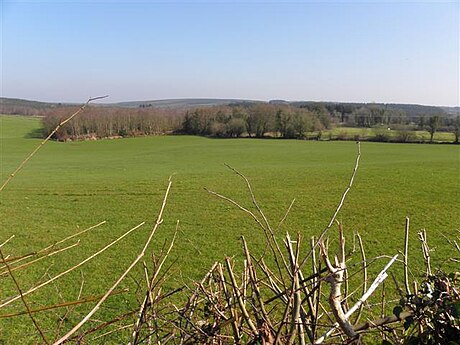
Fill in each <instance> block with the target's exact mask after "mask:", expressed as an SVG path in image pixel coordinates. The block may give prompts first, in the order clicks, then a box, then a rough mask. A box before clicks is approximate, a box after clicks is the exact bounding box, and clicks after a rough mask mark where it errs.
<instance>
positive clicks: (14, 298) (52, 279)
mask: <svg viewBox="0 0 460 345" xmlns="http://www.w3.org/2000/svg"><path fill="white" fill-rule="evenodd" d="M144 224H145V222H142V223H140V224H139V225H136V226H135V227H134V228H132V229H130V230H128V231H127V232H125V233H124V234H123V235H121V236H120V237H118V238H117V239H116V240H114V241H112V242H110V243H109V244H108V245H106V246H105V247H104V248H102V249H100V250H99V251H97V252H96V253H94V254H93V255H91V256H89V257H87V258H86V259H85V260H83V261H80V262H79V263H78V264H76V265H75V266H72V267H70V268H69V269H67V270H65V271H63V272H61V273H59V274H58V275H56V276H54V277H53V278H51V279H49V280H47V281H45V282H43V283H41V284H39V285H37V286H35V287H33V288H31V289H29V290H27V291H26V292H24V296H26V295H28V294H30V293H32V292H34V291H36V290H38V289H40V288H42V287H43V286H45V285H48V284H49V283H51V282H53V281H55V280H56V279H59V278H61V277H62V276H63V275H65V274H67V273H70V272H72V271H73V270H75V269H77V268H78V267H80V266H82V265H84V264H85V263H87V262H88V261H90V260H91V259H94V258H95V257H96V256H98V255H99V254H101V253H102V252H104V251H106V250H107V249H109V248H110V247H111V246H113V245H114V244H116V243H117V242H119V241H120V240H122V239H123V238H125V237H126V236H128V235H129V234H130V233H131V232H133V231H135V230H137V229H138V228H140V227H141V226H142V225H144ZM19 298H21V296H16V297H13V298H11V299H9V300H7V301H6V302H4V303H2V304H0V308H3V307H5V306H7V305H8V304H10V303H12V302H14V301H16V300H18V299H19Z"/></svg>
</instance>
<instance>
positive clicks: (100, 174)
mask: <svg viewBox="0 0 460 345" xmlns="http://www.w3.org/2000/svg"><path fill="white" fill-rule="evenodd" d="M0 121H1V122H0V126H1V131H0V136H1V141H0V142H1V178H2V181H3V180H4V179H5V178H6V177H7V175H8V174H9V173H11V171H13V170H14V168H15V167H16V166H17V165H18V164H19V163H20V162H21V160H22V159H23V158H24V157H25V156H26V155H27V154H28V153H29V152H30V151H31V150H32V149H33V148H34V147H35V146H36V145H37V144H38V143H39V139H34V138H31V137H33V136H34V135H30V133H36V132H37V130H39V128H40V121H39V119H34V118H26V117H15V116H1V117H0ZM362 152H363V156H362V160H361V165H360V169H359V171H358V174H357V177H356V180H355V186H354V187H353V189H352V190H351V192H350V193H349V196H348V199H347V201H346V203H345V206H344V207H343V210H342V212H341V214H340V216H339V219H340V220H341V221H342V222H343V224H344V226H345V230H346V232H347V234H348V236H349V247H351V244H350V243H351V242H352V241H351V238H352V235H351V234H352V233H353V231H355V230H358V231H359V232H360V233H361V234H362V236H363V239H364V240H365V246H366V248H367V250H368V253H367V255H368V257H372V256H377V255H382V254H387V255H393V254H395V253H397V251H398V250H401V249H402V244H403V238H404V232H403V229H404V219H405V216H406V215H408V216H410V217H411V229H412V232H411V242H410V246H411V249H412V250H413V256H412V257H411V258H410V260H412V261H414V260H416V259H420V257H421V254H419V251H418V248H419V243H418V241H417V234H416V232H417V231H418V230H420V229H421V228H426V229H427V231H428V239H429V242H430V243H431V245H432V247H433V248H434V249H435V253H434V254H433V256H434V258H435V261H434V264H435V265H440V264H441V263H442V262H441V261H442V259H443V258H446V257H447V256H448V255H449V251H450V250H451V247H450V245H449V244H447V242H446V241H445V240H444V238H443V237H442V234H446V235H449V234H452V233H453V231H455V229H458V228H459V223H458V220H459V219H460V217H459V216H460V214H459V209H458V200H460V192H459V191H460V189H459V188H458V186H459V176H460V174H459V173H460V171H459V167H460V165H459V158H460V147H459V146H454V145H419V144H380V143H370V142H364V143H362ZM355 156H356V144H355V143H354V142H314V141H297V140H256V139H207V138H201V137H191V136H162V137H142V138H128V139H117V140H101V141H96V142H69V143H59V142H50V143H49V144H47V145H46V146H45V147H44V148H43V149H42V150H41V151H40V152H39V153H38V154H37V156H35V157H34V158H33V159H32V160H31V161H30V163H29V165H27V166H26V167H25V168H24V170H23V171H21V172H20V173H19V174H18V176H17V177H16V178H15V179H13V181H12V182H11V183H10V185H9V186H8V187H7V188H6V189H5V190H4V191H3V192H2V194H1V197H0V242H2V241H3V240H4V239H6V238H8V237H9V236H10V235H12V234H14V235H15V236H16V237H15V238H14V240H13V241H12V242H11V243H10V244H8V245H7V246H5V247H4V251H5V252H6V254H13V253H14V254H15V255H21V254H25V253H28V252H30V251H33V250H36V249H39V248H42V247H44V246H46V245H48V244H50V243H52V242H53V241H56V240H59V239H61V238H63V237H65V236H67V235H70V234H72V233H74V232H76V231H77V229H82V228H85V227H89V226H91V225H93V224H96V223H98V222H100V221H102V220H107V224H106V225H104V226H102V227H100V228H98V229H96V230H94V231H92V232H91V233H89V234H87V235H85V236H84V237H82V241H81V243H80V245H79V246H78V247H77V248H75V249H72V250H71V251H68V252H66V253H63V254H61V255H59V256H56V257H53V258H51V259H49V260H47V261H46V262H42V263H41V264H38V265H37V266H35V267H34V268H31V269H27V270H24V271H23V273H21V274H18V275H17V278H18V280H19V281H20V282H21V285H22V286H23V288H28V287H30V286H31V285H32V284H33V283H34V282H36V281H37V280H39V279H43V276H46V274H51V275H54V274H56V273H58V272H60V271H62V270H64V269H65V268H67V267H70V266H71V265H72V264H75V263H77V262H78V261H80V260H81V259H83V258H85V257H86V256H89V255H90V254H91V253H93V252H95V251H96V250H98V249H99V248H101V247H102V246H103V245H105V244H106V243H108V242H109V241H110V240H112V239H114V238H115V237H117V236H119V235H121V234H122V233H123V232H124V231H126V230H128V229H130V228H131V227H133V226H134V225H137V224H138V223H140V222H142V221H147V222H148V223H149V224H150V225H151V224H153V222H154V218H155V216H156V213H157V211H158V208H159V206H160V201H161V199H162V196H163V193H164V190H165V187H166V181H167V179H168V177H169V176H170V175H171V174H173V175H174V176H173V180H174V183H173V188H172V194H171V197H170V199H169V202H168V206H167V208H166V212H165V221H164V224H163V225H162V227H160V229H159V231H158V233H157V235H156V237H155V238H154V243H153V244H152V248H151V249H152V251H155V252H158V250H160V248H162V247H163V245H164V243H165V241H168V240H170V239H171V238H172V236H173V234H174V231H175V227H176V221H177V220H180V228H179V229H180V230H179V233H178V238H177V240H176V245H175V247H174V249H173V254H172V257H171V261H173V260H175V265H174V268H173V271H172V273H173V276H172V277H171V279H170V286H169V287H172V286H175V285H176V286H177V285H178V284H181V283H182V282H186V283H190V281H191V280H192V279H198V278H200V277H201V276H202V275H203V274H204V273H205V272H206V271H207V270H208V268H209V267H210V265H211V264H212V263H213V262H214V261H216V260H223V258H224V257H225V256H226V255H228V256H233V255H236V256H237V257H239V255H240V253H241V249H240V247H241V246H240V242H239V236H240V235H245V236H246V238H247V239H248V243H249V245H250V247H252V248H253V249H254V251H255V252H258V253H261V252H262V251H263V249H264V242H263V236H262V234H261V233H260V232H259V230H258V229H257V227H256V226H255V225H254V223H253V222H252V220H251V219H249V218H248V217H247V216H246V215H244V214H242V213H241V212H240V211H238V210H236V209H235V208H234V207H232V206H231V205H229V204H226V203H225V202H223V201H221V200H218V199H216V198H214V197H212V196H211V195H209V194H208V193H206V192H205V191H204V190H203V187H207V188H209V189H211V190H214V191H217V192H219V193H222V194H224V195H227V196H230V197H232V198H234V199H235V200H237V201H239V202H241V203H242V204H243V205H245V206H247V207H251V202H250V198H249V195H248V194H247V192H246V190H245V186H244V183H243V182H242V181H241V179H240V178H239V177H238V176H236V175H235V174H233V173H231V172H230V171H229V170H228V169H227V168H225V167H224V166H223V163H224V162H225V163H228V164H230V165H231V166H233V167H234V168H236V169H238V170H239V171H241V172H243V173H244V174H245V175H246V176H247V177H248V178H249V179H250V180H251V182H252V184H253V187H254V190H255V193H256V196H257V197H258V200H259V201H260V204H261V206H262V207H263V209H264V210H265V211H266V214H267V215H268V218H269V220H270V221H272V223H273V224H277V222H278V221H279V220H280V219H281V218H282V217H283V214H284V212H285V209H286V208H287V207H288V205H289V204H290V202H291V200H292V199H293V198H295V199H296V202H295V205H294V207H293V209H292V211H291V214H290V216H289V217H288V219H287V221H286V223H285V226H284V227H283V228H282V229H281V230H280V231H279V234H280V236H282V235H283V234H284V233H285V231H290V232H291V233H295V232H300V233H301V234H302V235H303V236H304V237H305V238H309V237H310V236H312V235H315V234H318V233H319V232H320V231H321V230H322V229H323V228H324V226H325V225H326V224H327V222H328V221H329V219H330V217H331V215H332V213H333V211H334V209H335V207H336V205H337V202H338V200H339V199H340V196H341V194H342V192H343V190H344V189H345V187H346V185H347V184H348V180H349V177H350V175H351V171H352V168H353V165H354V159H355ZM148 231H149V227H147V226H145V227H143V228H142V229H140V230H139V231H137V232H136V233H134V234H133V235H131V236H129V237H128V238H126V240H124V241H123V242H122V243H121V244H119V245H117V246H116V247H114V248H112V249H110V250H109V251H108V252H106V253H104V254H103V255H102V256H101V257H99V258H97V259H96V260H95V261H92V262H90V263H88V264H87V265H86V266H84V267H83V270H82V271H83V273H84V279H85V285H84V293H83V294H84V295H93V294H101V293H103V292H104V291H105V290H106V289H107V288H108V287H109V286H110V285H111V284H112V282H113V281H114V280H115V279H116V278H117V276H118V275H119V274H120V273H121V272H122V271H123V270H124V268H126V267H127V265H128V264H129V262H130V261H131V260H132V259H134V257H135V256H136V255H137V253H138V252H139V251H140V249H141V247H142V245H143V242H144V239H145V236H146V234H147V233H148ZM335 237H336V236H335V234H334V236H333V238H334V239H335ZM382 264H383V263H380V266H379V265H377V267H376V268H375V269H374V272H375V271H378V270H379V268H381V266H382ZM420 269H422V267H420ZM415 273H416V272H415ZM101 277H103V278H101ZM135 278H136V275H135V274H133V275H132V279H130V280H128V281H127V282H126V284H125V285H127V286H130V287H131V289H132V290H135V287H136V285H135V283H134V279H135ZM80 280H81V273H80V271H76V272H73V273H72V274H70V275H69V276H67V277H65V278H64V279H62V280H59V281H58V283H57V284H56V285H55V286H53V285H51V286H49V287H48V288H46V289H43V290H41V291H39V292H37V293H36V294H34V295H33V296H32V297H30V298H28V300H29V301H30V303H31V304H32V306H37V305H42V304H45V303H47V304H50V303H58V302H59V301H60V297H59V294H57V293H56V291H57V289H58V290H59V291H60V292H61V294H62V298H63V299H64V300H71V299H75V295H76V293H77V291H78V289H79V286H80ZM2 284H3V286H2V295H1V298H2V299H3V298H5V296H11V295H12V294H14V289H13V286H12V284H11V282H8V281H6V280H5V279H2ZM5 291H6V292H5ZM134 303H136V301H135V300H134V299H133V298H125V297H123V296H119V297H114V298H111V299H109V301H108V303H107V306H106V308H104V310H102V311H101V313H99V314H98V317H99V318H101V319H102V318H103V317H104V316H107V315H113V313H115V312H116V311H117V310H119V309H120V308H122V307H123V306H126V305H134ZM88 307H89V306H80V307H78V308H76V309H75V310H76V313H75V317H73V318H71V319H69V320H68V323H66V327H69V326H70V325H71V324H75V322H76V320H78V315H80V316H81V315H83V313H84V311H85V310H88ZM5 309H6V310H3V311H2V312H4V313H6V312H11V311H14V310H19V309H22V305H21V304H20V303H19V302H18V303H16V304H14V306H12V307H11V308H5ZM60 314H64V312H63V311H60ZM37 319H38V321H39V322H45V325H46V322H47V321H46V320H45V319H46V318H45V316H44V315H39V316H38V317H37ZM54 326H55V325H53V327H54ZM31 330H32V326H31V322H30V320H29V319H28V318H27V317H26V316H24V317H17V318H11V319H8V320H6V321H5V320H0V343H1V340H4V341H6V343H8V340H11V339H18V337H22V336H24V334H26V332H30V331H31ZM19 339H21V338H19ZM23 339H25V340H24V341H23V343H28V342H30V339H29V338H26V337H24V338H23Z"/></svg>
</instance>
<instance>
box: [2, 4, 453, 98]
mask: <svg viewBox="0 0 460 345" xmlns="http://www.w3.org/2000/svg"><path fill="white" fill-rule="evenodd" d="M0 1H2V2H1V4H2V8H1V10H2V18H1V29H2V47H1V48H2V55H1V58H2V60H1V65H2V70H1V81H2V96H4V97H18V98H27V99H35V100H43V101H63V102H65V101H67V102H80V101H83V100H85V99H86V98H87V97H88V96H96V95H102V94H109V95H110V98H109V100H108V101H112V102H115V101H123V100H146V99H165V98H189V97H211V98H245V99H261V100H269V99H275V98H276V99H287V100H330V101H363V102H373V101H375V102H397V103H419V104H434V105H458V104H459V4H458V1H453V2H446V1H442V2H441V1H436V2H434V1H428V2H427V1H425V2H413V1H391V2H390V1H386V2H375V1H353V2H350V1H329V2H326V1H315V2H313V1H312V2H307V1H304V2H301V1H289V2H288V1H284V2H283V1H250V2H248V1H238V2H237V1H231V2H230V1H228V2H217V1H201V2H198V1H181V2H174V1H169V2H159V1H135V2H130V1H84V0H83V1H82V0H80V1H46V2H44V1H6V0H0Z"/></svg>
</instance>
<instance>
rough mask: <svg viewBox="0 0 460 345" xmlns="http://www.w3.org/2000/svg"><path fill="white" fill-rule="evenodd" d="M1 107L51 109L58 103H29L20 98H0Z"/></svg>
mask: <svg viewBox="0 0 460 345" xmlns="http://www.w3.org/2000/svg"><path fill="white" fill-rule="evenodd" d="M0 105H1V107H11V106H13V107H31V108H37V109H39V108H50V107H54V106H56V105H57V103H48V102H39V101H29V100H27V99H20V98H6V97H0Z"/></svg>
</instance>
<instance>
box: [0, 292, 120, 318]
mask: <svg viewBox="0 0 460 345" xmlns="http://www.w3.org/2000/svg"><path fill="white" fill-rule="evenodd" d="M127 291H128V289H123V290H117V291H114V292H113V293H112V296H113V295H118V294H121V293H124V292H127ZM101 297H102V295H101V296H93V297H85V298H81V299H77V300H75V301H70V302H63V303H59V304H54V305H48V306H45V307H41V308H36V309H30V310H29V311H20V312H17V313H10V314H1V315H0V319H7V318H10V317H16V316H21V315H24V314H28V313H29V312H30V313H31V314H35V313H40V312H42V311H47V310H52V309H58V308H65V307H69V306H73V305H79V304H83V303H87V302H92V301H97V300H98V299H100V298H101Z"/></svg>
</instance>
